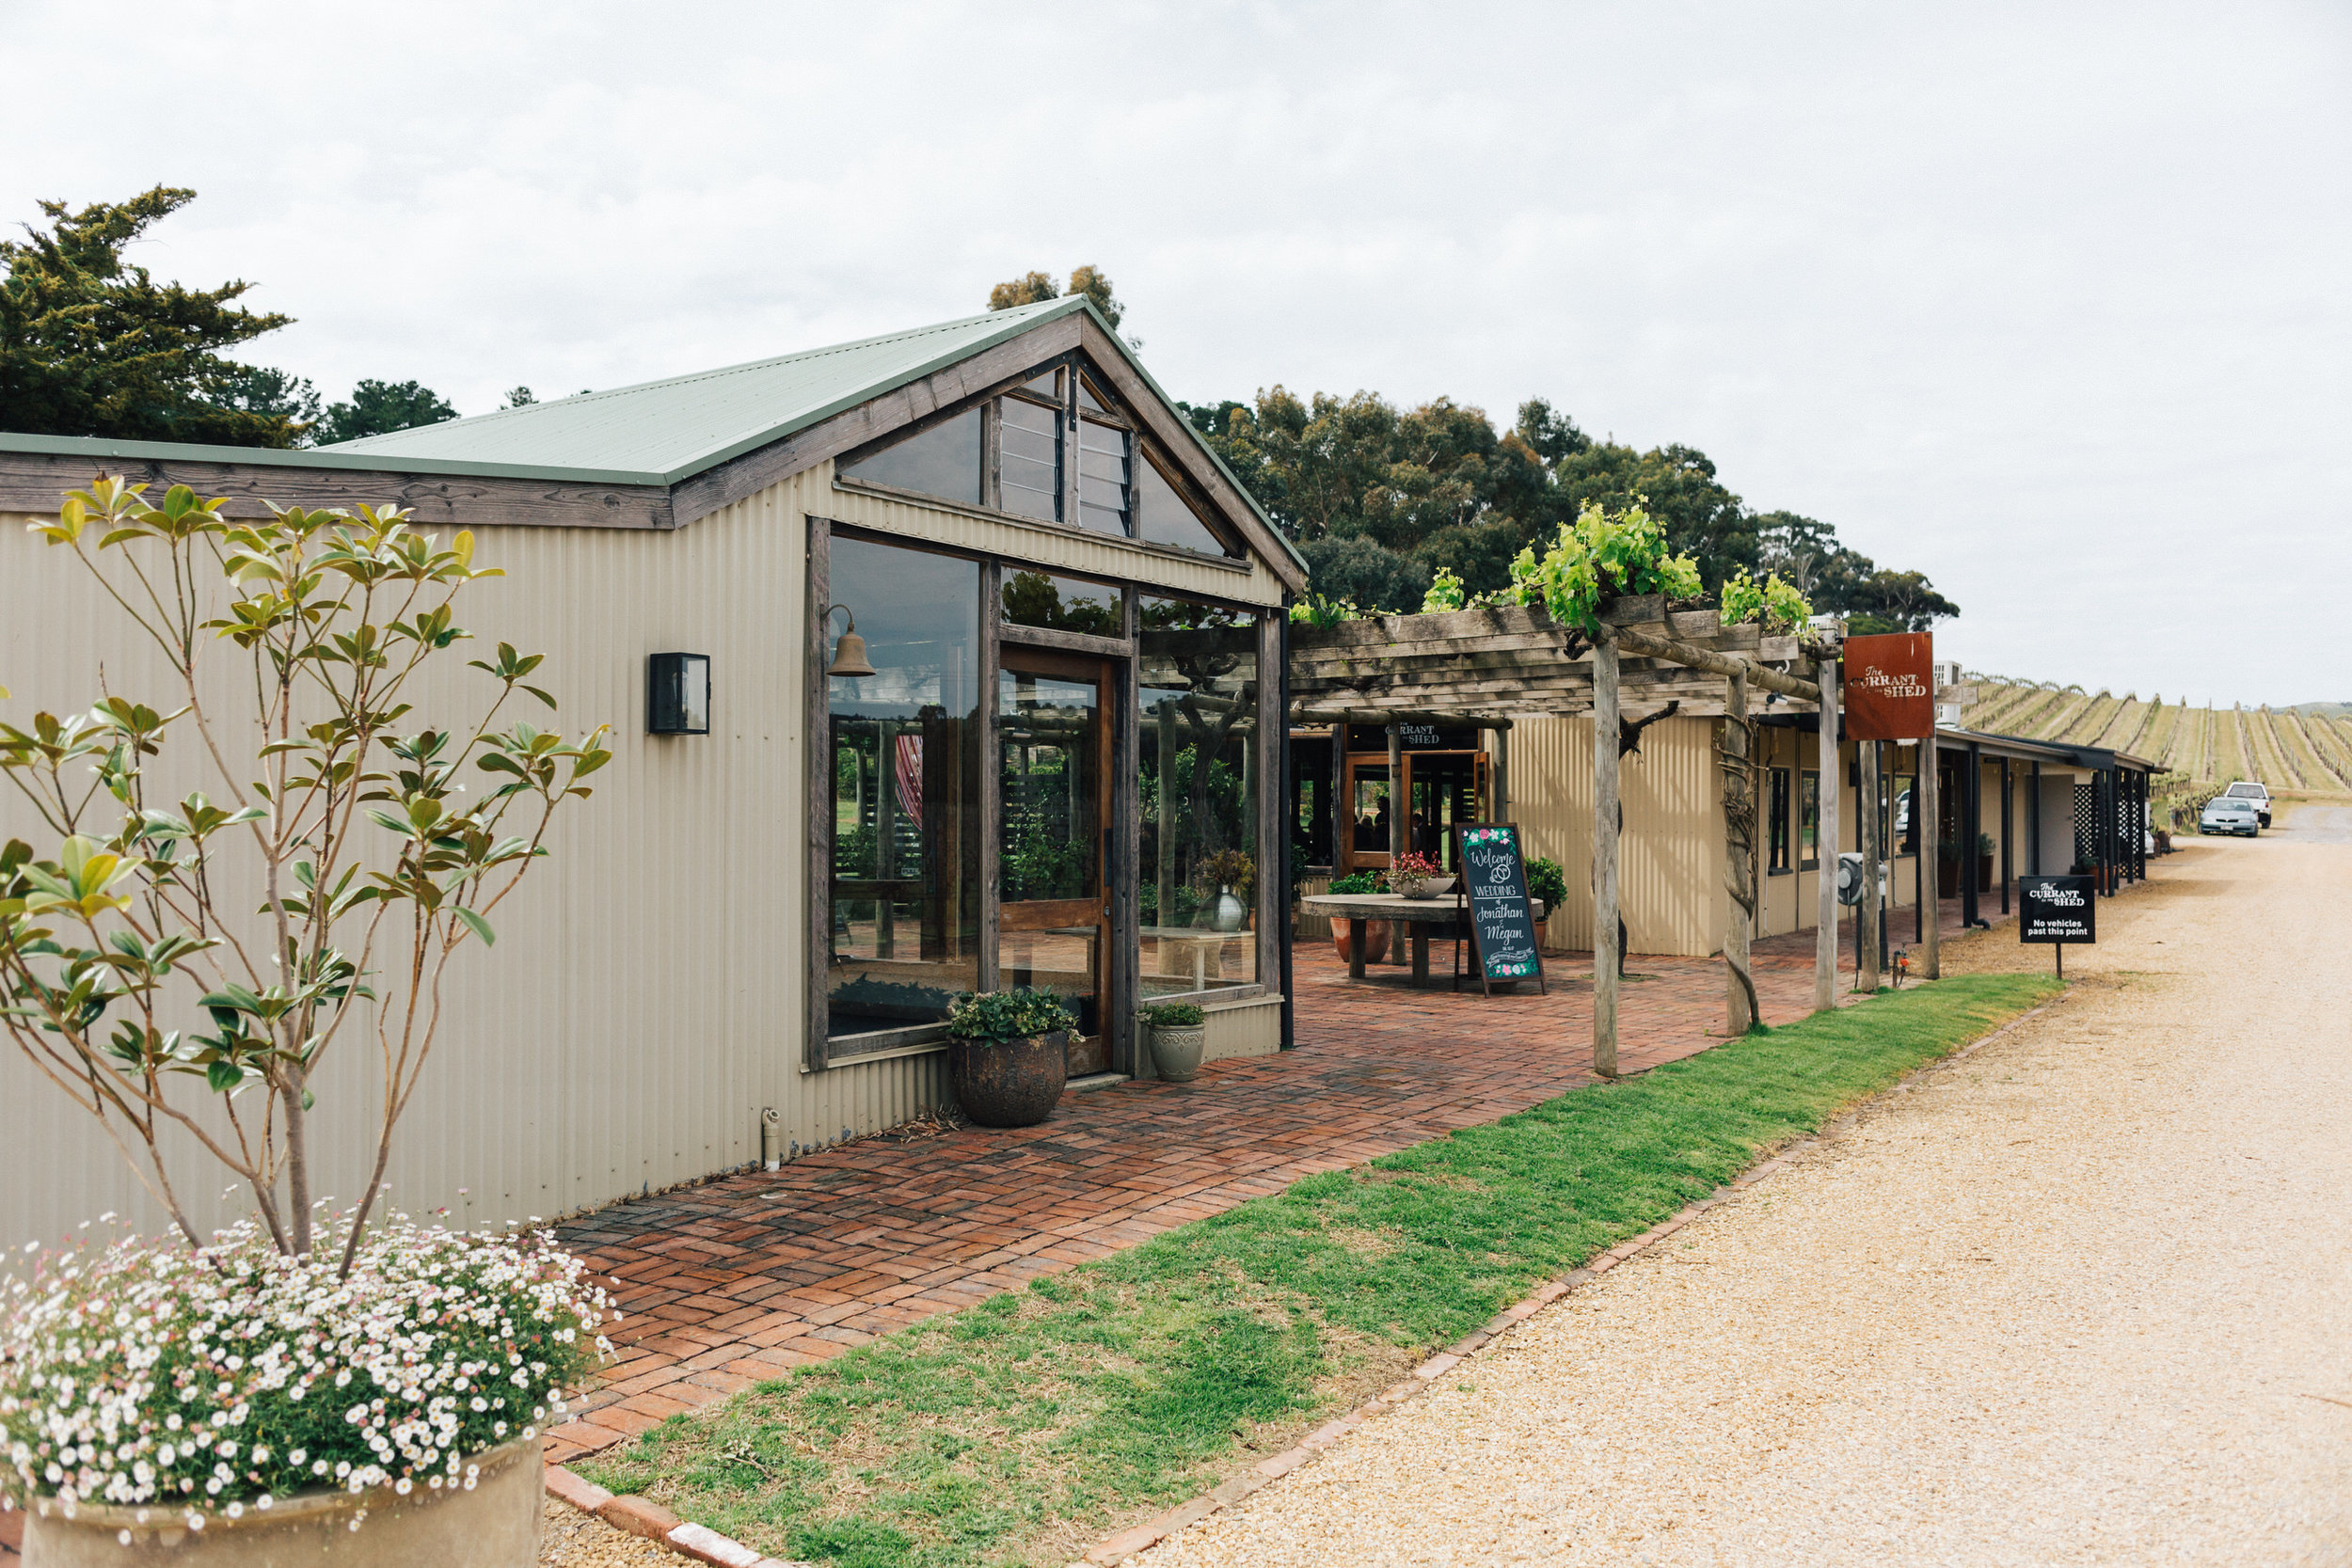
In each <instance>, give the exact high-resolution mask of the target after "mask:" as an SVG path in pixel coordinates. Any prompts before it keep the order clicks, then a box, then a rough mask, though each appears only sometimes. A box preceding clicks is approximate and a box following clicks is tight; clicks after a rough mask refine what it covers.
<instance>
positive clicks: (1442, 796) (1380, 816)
mask: <svg viewBox="0 0 2352 1568" xmlns="http://www.w3.org/2000/svg"><path fill="white" fill-rule="evenodd" d="M1404 763H1405V778H1404V781H1403V785H1404V787H1403V788H1402V789H1401V790H1400V789H1397V788H1395V787H1393V785H1392V782H1391V779H1390V778H1389V758H1388V753H1387V752H1351V753H1349V755H1348V758H1347V768H1346V772H1345V776H1344V778H1343V782H1342V788H1341V796H1340V799H1341V800H1342V802H1343V809H1344V811H1345V819H1344V820H1343V822H1342V823H1341V824H1340V825H1339V832H1338V834H1337V839H1338V843H1337V845H1336V846H1335V849H1336V851H1337V853H1338V854H1339V856H1340V860H1339V861H1338V863H1337V869H1340V870H1343V871H1360V870H1372V869H1375V868H1380V867H1385V866H1386V865H1387V864H1388V863H1389V823H1390V817H1391V813H1393V812H1394V811H1395V810H1396V809H1397V801H1398V800H1399V799H1400V798H1401V799H1402V800H1404V801H1405V802H1406V803H1405V807H1404V810H1405V814H1406V816H1405V824H1404V828H1405V847H1406V848H1407V849H1409V850H1412V851H1414V852H1415V853H1418V854H1422V855H1426V856H1428V857H1429V858H1430V859H1431V860H1433V861H1435V862H1437V863H1438V866H1439V867H1440V868H1441V869H1443V870H1447V871H1453V870H1455V869H1457V868H1456V867H1455V866H1454V835H1453V832H1452V829H1453V827H1454V824H1455V823H1457V822H1476V821H1479V820H1481V819H1482V818H1481V816H1480V814H1481V813H1482V812H1484V811H1485V810H1486V752H1471V751H1459V752H1454V751H1447V752H1438V751H1407V752H1405V754H1404Z"/></svg>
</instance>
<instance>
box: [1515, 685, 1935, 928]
mask: <svg viewBox="0 0 2352 1568" xmlns="http://www.w3.org/2000/svg"><path fill="white" fill-rule="evenodd" d="M1717 724H1718V721H1716V720H1713V719H1684V718H1674V719H1666V720H1661V721H1659V722H1658V723H1655V724H1652V725H1651V726H1650V727H1649V728H1648V729H1646V730H1645V731H1643V732H1642V748H1641V751H1640V752H1638V753H1635V754H1631V755H1629V756H1627V757H1625V758H1624V759H1623V762H1622V765H1621V768H1620V771H1619V775H1618V776H1619V780H1620V793H1621V795H1622V797H1623V800H1624V803H1625V836H1624V838H1623V839H1622V840H1621V841H1620V844H1619V866H1618V886H1619V896H1620V899H1621V903H1622V907H1623V910H1624V912H1625V921H1626V934H1627V940H1628V941H1629V943H1630V944H1631V949H1632V951H1634V952H1636V953H1675V954H1682V955H1686V956H1690V957H1705V956H1707V955H1708V954H1710V953H1716V952H1720V951H1722V949H1723V943H1724V916H1725V912H1726V909H1727V895H1726V893H1725V891H1724V829H1723V807H1722V804H1721V800H1722V788H1723V786H1722V784H1721V776H1720V774H1719V772H1718V770H1717V768H1716V763H1715V754H1714V748H1715V731H1716V728H1717ZM1758 733H1759V736H1760V744H1761V745H1762V746H1763V747H1764V748H1765V750H1764V753H1763V755H1764V757H1765V759H1766V761H1767V762H1768V763H1769V764H1771V765H1774V766H1780V767H1790V768H1811V767H1812V766H1813V765H1814V763H1813V759H1814V757H1815V755H1816V754H1817V752H1818V742H1817V740H1816V737H1815V736H1812V735H1809V734H1804V733H1801V732H1797V731H1791V730H1786V729H1769V730H1760V731H1759V732H1758ZM1844 750H1845V752H1846V753H1847V755H1848V756H1850V757H1851V754H1852V747H1851V744H1849V745H1848V746H1846V747H1845V748H1844ZM1799 752H1802V755H1803V758H1804V760H1803V761H1802V762H1801V763H1800V762H1792V761H1791V758H1792V757H1793V756H1794V755H1796V754H1797V753H1799ZM1838 777H1839V790H1840V794H1839V797H1838V832H1839V835H1840V837H1841V838H1842V839H1843V840H1844V841H1845V843H1846V845H1847V847H1852V845H1853V842H1854V832H1855V824H1856V823H1857V822H1858V821H1859V820H1860V817H1859V815H1858V813H1859V806H1858V804H1857V801H1856V793H1855V791H1854V789H1853V788H1852V787H1851V785H1848V784H1845V783H1844V773H1843V770H1842V769H1841V770H1840V772H1839V775H1838ZM1509 787H1510V791H1511V802H1510V805H1511V816H1513V818H1514V819H1515V820H1517V821H1518V824H1519V827H1520V836H1521V838H1522V840H1523V841H1524V842H1525V844H1526V846H1527V853H1528V854H1529V855H1530V856H1537V855H1541V856H1546V857H1548V858H1549V859H1552V860H1556V861H1558V862H1559V863H1560V866H1561V869H1562V870H1563V871H1564V872H1565V874H1566V876H1567V880H1568V898H1567V903H1566V906H1565V908H1564V909H1562V910H1561V911H1559V912H1558V913H1557V914H1554V915H1552V916H1550V917H1549V919H1547V920H1546V921H1545V922H1544V940H1545V944H1546V945H1547V946H1549V947H1554V948H1568V949H1574V950H1578V951H1583V950H1589V949H1590V948H1591V946H1592V944H1593V898H1592V885H1593V873H1592V865H1593V724H1592V721H1591V720H1590V719H1589V718H1572V719H1569V718H1564V719H1520V720H1517V721H1514V723H1513V726H1512V730H1511V774H1510V784H1509ZM1765 788H1766V789H1769V785H1766V786H1765ZM1791 806H1792V810H1793V807H1794V800H1793V791H1792V800H1791ZM1757 807H1758V814H1759V818H1761V817H1762V816H1763V815H1764V814H1766V813H1767V812H1769V809H1770V797H1769V795H1764V796H1763V797H1762V798H1761V799H1759V800H1758V802H1757ZM1766 827H1767V824H1766V823H1765V822H1764V821H1762V820H1761V819H1759V821H1758V824H1757V830H1758V832H1763V831H1766ZM1815 875H1816V874H1815V873H1814V872H1811V871H1802V872H1796V873H1793V874H1788V875H1783V876H1777V877H1766V878H1765V879H1764V880H1763V886H1762V902H1761V907H1760V910H1759V916H1760V918H1759V921H1758V928H1757V934H1758V935H1759V936H1772V935H1778V934H1780V933H1783V932H1787V931H1792V930H1804V929H1806V928H1809V927H1812V926H1813V925H1814V924H1815V917H1816V911H1817V906H1816V904H1815V903H1814V899H1815V896H1816V895H1815V891H1814V890H1815V888H1816V886H1817V883H1816V881H1815ZM1911 875H1912V873H1911V862H1910V861H1908V860H1905V861H1899V862H1898V863H1897V866H1896V870H1895V873H1894V904H1895V907H1897V908H1908V907H1909V906H1910V904H1911V903H1912V891H1911Z"/></svg>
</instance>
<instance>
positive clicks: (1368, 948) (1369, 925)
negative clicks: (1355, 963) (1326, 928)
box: [1331, 917, 1389, 964]
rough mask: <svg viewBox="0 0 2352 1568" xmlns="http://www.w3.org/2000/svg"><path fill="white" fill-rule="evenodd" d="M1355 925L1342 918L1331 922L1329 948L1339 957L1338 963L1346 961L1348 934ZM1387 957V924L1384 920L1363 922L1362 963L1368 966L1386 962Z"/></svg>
mask: <svg viewBox="0 0 2352 1568" xmlns="http://www.w3.org/2000/svg"><path fill="white" fill-rule="evenodd" d="M1355 925H1356V923H1355V922H1354V921H1353V920H1349V919H1346V918H1344V917H1343V918H1341V919H1337V920H1334V921H1332V922H1331V946H1332V948H1333V949H1334V950H1335V951H1336V952H1338V954H1339V956H1340V962H1342V963H1345V962H1346V961H1347V941H1348V933H1349V931H1350V930H1352V929H1353V928H1354V927H1355ZM1388 956H1389V923H1388V922H1387V921H1385V920H1367V921H1365V922H1364V962H1366V963H1368V964H1376V963H1382V962H1385V961H1386V960H1387V958H1388Z"/></svg>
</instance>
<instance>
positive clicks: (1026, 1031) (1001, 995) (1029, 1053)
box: [947, 986, 1078, 1127]
mask: <svg viewBox="0 0 2352 1568" xmlns="http://www.w3.org/2000/svg"><path fill="white" fill-rule="evenodd" d="M1077 1022H1078V1019H1077V1015H1076V1014H1074V1013H1073V1012H1072V1011H1071V1010H1070V1006H1069V1004H1067V1003H1065V1002H1064V1001H1063V1000H1062V999H1061V998H1060V997H1058V996H1057V995H1055V994H1054V993H1053V992H1052V991H1049V990H1033V989H1031V988H1029V987H1026V986H1019V987H1015V988H1014V989H1013V990H993V991H978V992H975V991H964V992H962V993H961V994H960V995H958V996H957V997H956V998H955V999H954V1000H953V1001H951V1002H949V1003H948V1005H947V1085H948V1088H949V1090H950V1092H952V1093H953V1094H954V1095H955V1097H956V1103H957V1104H958V1105H961V1106H962V1107H963V1114H964V1116H965V1117H966V1118H967V1119H969V1120H971V1121H972V1122H975V1123H977V1125H979V1126H981V1127H1034V1126H1036V1125H1037V1124H1038V1123H1039V1122H1041V1121H1043V1120H1044V1119H1045V1118H1046V1117H1049V1116H1052V1115H1053V1114H1054V1102H1055V1101H1057V1100H1059V1099H1060V1098H1061V1091H1062V1084H1063V1082H1064V1081H1065V1080H1066V1079H1067V1078H1068V1076H1069V1072H1070V1055H1069V1043H1068V1040H1067V1038H1066V1036H1067V1034H1068V1032H1069V1031H1070V1030H1071V1029H1073V1028H1074V1027H1075V1026H1076V1025H1077Z"/></svg>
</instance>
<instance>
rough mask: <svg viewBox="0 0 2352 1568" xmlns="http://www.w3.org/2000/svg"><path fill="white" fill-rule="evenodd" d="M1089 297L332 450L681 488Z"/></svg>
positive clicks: (329, 450) (327, 450) (328, 450)
mask: <svg viewBox="0 0 2352 1568" xmlns="http://www.w3.org/2000/svg"><path fill="white" fill-rule="evenodd" d="M1086 305H1087V301H1086V298H1085V296H1084V295H1077V296H1074V297H1072V298H1067V299H1055V300H1048V301H1046V302H1045V303H1043V304H1041V305H1025V306H1022V307H1020V308H1019V309H1011V310H996V311H992V312H990V313H989V314H987V315H985V316H971V317H967V318H966V319H964V320H962V321H953V322H945V323H942V324H941V325H937V326H923V327H917V328H915V329H914V331H912V332H893V333H889V334H887V335H886V336H883V337H880V338H867V339H866V340H865V341H862V342H854V343H840V344H836V345H835V346H834V347H832V348H817V349H809V350H807V351H805V352H803V353H801V354H787V355H781V356H777V357H776V358H773V359H755V360H754V361H752V362H751V363H750V364H748V365H730V366H728V367H727V368H726V369H724V370H716V371H701V372H696V373H694V374H692V375H680V376H673V377H671V378H670V379H668V380H666V381H648V382H644V383H643V384H641V385H639V386H635V387H616V388H612V390H610V391H603V392H582V393H581V394H580V396H578V397H571V398H558V399H556V400H555V401H553V402H551V403H534V404H528V405H527V406H525V407H521V408H504V409H501V410H500V411H499V412H497V413H495V414H477V415H475V416H473V417H472V418H471V419H465V420H445V421H443V422H442V423H440V424H429V425H420V426H418V427H417V428H416V429H414V430H400V431H394V432H393V433H392V434H390V435H389V436H366V437H364V438H362V439H360V440H357V441H342V442H338V443H336V444H335V445H333V446H327V447H320V448H318V449H317V450H318V451H319V452H320V453H321V454H322V455H335V454H341V455H342V457H343V459H344V461H346V462H348V461H349V460H350V459H351V458H354V457H359V456H366V457H371V458H373V457H379V456H380V457H412V458H413V457H421V458H432V459H437V460H439V461H442V462H454V463H467V464H528V465H531V466H533V467H559V468H596V469H601V470H605V471H613V470H622V471H629V472H635V473H641V474H645V475H648V476H652V478H651V482H652V483H661V484H675V483H677V482H678V481H679V480H682V479H686V478H689V477H691V475H694V474H697V473H700V472H702V471H703V470H704V469H705V468H708V467H714V466H716V465H718V464H721V463H723V462H725V461H726V460H727V459H728V458H730V457H739V456H740V455H742V454H743V453H744V452H747V451H753V450H755V449H756V448H759V447H764V446H766V445H767V444H768V443H769V442H771V441H776V440H781V439H782V438H783V437H785V436H789V435H792V434H793V433H794V432H795V431H800V430H805V429H806V428H808V427H809V426H810V425H813V424H816V423H818V421H820V420H829V419H831V418H832V417H833V416H834V415H835V414H838V413H840V412H842V411H843V410H844V409H849V408H854V407H856V406H857V405H858V404H861V403H865V402H867V401H869V400H871V399H873V398H876V397H879V396H881V395H882V393H884V392H887V391H889V390H891V389H892V388H898V387H903V386H905V385H906V384H907V383H908V382H910V381H917V380H920V379H921V378H922V377H924V376H927V375H930V374H931V373H932V372H935V371H938V370H941V369H943V368H945V367H946V366H948V365H952V364H954V363H955V362H956V361H957V360H959V359H968V358H970V357H971V356H973V355H975V354H978V353H981V352H982V351H984V350H986V349H989V348H993V347H994V346H995V345H996V344H998V343H1000V342H1003V341H1006V340H1007V339H1009V338H1015V337H1018V336H1020V335H1021V334H1022V333H1024V332H1026V331H1028V330H1030V329H1031V328H1033V327H1035V326H1036V325H1039V324H1040V323H1041V322H1045V321H1050V320H1052V319H1053V318H1055V317H1057V316H1066V315H1069V314H1070V313H1071V312H1072V311H1073V310H1077V309H1085V308H1086Z"/></svg>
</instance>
